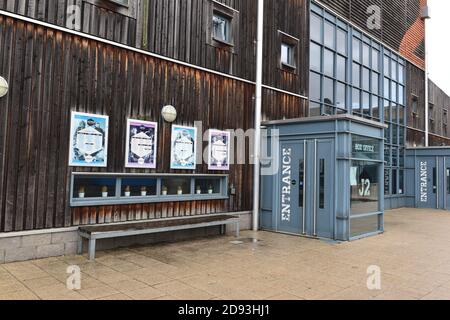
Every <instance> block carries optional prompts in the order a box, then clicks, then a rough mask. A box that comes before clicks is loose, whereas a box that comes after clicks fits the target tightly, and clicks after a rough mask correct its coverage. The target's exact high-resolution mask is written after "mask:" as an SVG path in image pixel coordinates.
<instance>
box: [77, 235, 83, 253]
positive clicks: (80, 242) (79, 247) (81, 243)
mask: <svg viewBox="0 0 450 320" xmlns="http://www.w3.org/2000/svg"><path fill="white" fill-rule="evenodd" d="M77 253H78V254H79V255H82V254H83V237H82V236H78V249H77Z"/></svg>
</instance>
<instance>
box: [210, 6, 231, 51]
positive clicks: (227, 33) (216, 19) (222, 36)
mask: <svg viewBox="0 0 450 320" xmlns="http://www.w3.org/2000/svg"><path fill="white" fill-rule="evenodd" d="M213 38H214V40H217V41H220V42H225V43H231V19H230V18H228V17H225V16H224V15H222V14H219V13H217V12H214V14H213Z"/></svg>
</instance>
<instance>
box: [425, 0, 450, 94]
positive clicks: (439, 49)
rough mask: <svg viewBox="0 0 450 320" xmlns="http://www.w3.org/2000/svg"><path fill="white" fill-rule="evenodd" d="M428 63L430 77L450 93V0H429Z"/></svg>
mask: <svg viewBox="0 0 450 320" xmlns="http://www.w3.org/2000/svg"><path fill="white" fill-rule="evenodd" d="M428 1H429V4H430V8H431V19H430V20H428V23H429V24H428V30H427V37H428V45H429V47H428V63H429V71H430V78H431V80H433V82H435V83H436V84H437V85H438V86H439V87H441V88H442V89H443V90H444V91H445V92H446V93H447V94H449V95H450V17H449V14H450V1H449V0H428Z"/></svg>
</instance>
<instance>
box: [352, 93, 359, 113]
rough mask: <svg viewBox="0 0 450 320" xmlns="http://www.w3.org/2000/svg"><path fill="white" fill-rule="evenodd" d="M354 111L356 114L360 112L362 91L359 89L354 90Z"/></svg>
mask: <svg viewBox="0 0 450 320" xmlns="http://www.w3.org/2000/svg"><path fill="white" fill-rule="evenodd" d="M352 109H353V111H354V112H360V111H361V110H360V109H361V103H360V91H359V90H358V89H353V90H352Z"/></svg>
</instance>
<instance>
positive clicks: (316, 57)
mask: <svg viewBox="0 0 450 320" xmlns="http://www.w3.org/2000/svg"><path fill="white" fill-rule="evenodd" d="M310 57H311V69H313V70H315V71H318V72H321V71H322V69H321V64H322V50H321V47H320V46H318V45H317V44H315V43H311V55H310Z"/></svg>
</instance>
